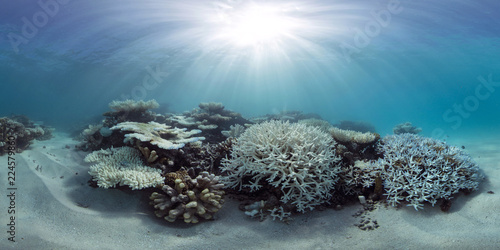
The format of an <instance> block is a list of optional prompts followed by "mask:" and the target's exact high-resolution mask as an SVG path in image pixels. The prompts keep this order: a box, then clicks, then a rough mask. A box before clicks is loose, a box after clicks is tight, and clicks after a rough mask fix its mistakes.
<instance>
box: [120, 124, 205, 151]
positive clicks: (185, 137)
mask: <svg viewBox="0 0 500 250" xmlns="http://www.w3.org/2000/svg"><path fill="white" fill-rule="evenodd" d="M111 130H120V131H122V132H132V133H126V134H125V139H124V141H123V142H124V143H129V142H130V143H132V144H134V142H133V139H136V140H139V141H142V142H148V143H150V144H152V145H155V146H158V147H159V148H162V149H167V150H170V149H179V148H182V147H184V145H185V144H186V143H193V142H197V141H200V140H204V139H205V138H204V137H191V136H192V135H195V134H198V133H200V132H201V131H200V130H191V131H186V130H187V129H186V128H183V129H180V128H171V127H170V126H167V125H165V124H160V123H157V122H149V123H140V122H122V123H119V124H117V125H115V126H113V127H112V128H111ZM165 138H167V139H165Z"/></svg>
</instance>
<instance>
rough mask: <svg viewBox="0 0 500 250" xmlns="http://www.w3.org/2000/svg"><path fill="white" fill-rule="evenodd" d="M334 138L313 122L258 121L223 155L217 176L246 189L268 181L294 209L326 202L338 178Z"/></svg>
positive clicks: (257, 186)
mask: <svg viewBox="0 0 500 250" xmlns="http://www.w3.org/2000/svg"><path fill="white" fill-rule="evenodd" d="M334 146H335V142H334V141H333V139H332V138H331V136H330V135H328V134H326V133H324V132H321V131H320V130H319V129H318V128H316V127H307V126H306V125H304V124H297V123H294V124H290V123H288V122H286V123H284V122H278V121H271V122H264V123H261V124H257V125H254V126H251V127H250V128H248V129H247V130H246V131H245V132H244V133H243V134H242V135H241V136H240V137H239V139H238V141H237V142H236V143H235V144H234V145H233V150H232V152H231V158H230V159H223V162H222V165H223V166H222V167H221V169H222V170H223V171H224V172H225V174H226V176H223V177H222V181H223V182H224V183H225V184H226V185H227V186H228V187H230V188H239V189H240V190H241V189H242V188H248V189H250V191H251V192H253V191H256V190H258V189H260V188H262V187H263V186H264V185H270V186H272V187H275V188H276V190H279V191H280V194H279V196H280V201H281V202H282V203H285V204H287V203H288V204H290V205H293V206H295V208H296V209H297V211H299V212H305V211H306V210H307V209H309V210H312V209H314V206H316V205H319V204H321V203H324V202H326V201H327V200H328V199H329V198H330V197H331V196H332V193H333V187H334V184H335V183H336V182H337V179H338V176H337V174H338V172H339V171H340V166H339V165H338V164H337V163H338V161H339V160H340V158H339V157H337V156H336V155H335V148H334Z"/></svg>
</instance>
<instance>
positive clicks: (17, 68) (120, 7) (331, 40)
mask: <svg viewBox="0 0 500 250" xmlns="http://www.w3.org/2000/svg"><path fill="white" fill-rule="evenodd" d="M0 86H1V92H0V93H1V94H2V95H1V97H0V117H3V116H10V115H13V114H16V115H21V114H22V115H26V116H27V117H29V118H30V119H32V120H34V121H36V122H37V123H38V124H41V123H43V124H44V125H47V126H51V127H54V128H55V129H56V132H55V133H57V139H56V140H53V141H48V142H46V141H42V142H37V143H35V144H34V145H32V147H31V148H30V149H29V150H27V151H25V152H23V154H19V157H18V158H16V159H17V162H16V164H18V165H19V166H20V167H17V173H18V177H19V178H18V183H20V184H19V191H20V192H19V193H21V194H23V195H22V196H21V195H19V196H17V200H16V202H18V203H17V209H18V211H19V213H18V214H19V218H18V219H17V220H16V221H17V222H20V224H18V225H17V230H18V231H17V235H18V238H17V239H22V240H25V238H26V241H24V242H22V241H21V243H19V245H15V244H11V242H8V243H7V244H8V245H5V244H4V243H3V242H2V244H4V245H3V246H7V247H9V248H12V249H16V248H17V247H21V248H22V249H30V247H31V248H34V247H36V246H37V244H38V243H33V242H35V241H36V239H37V237H39V238H40V239H42V241H41V242H43V244H44V245H43V246H42V247H41V248H39V249H54V248H56V249H57V248H60V249H65V248H71V247H74V246H73V245H72V244H73V243H72V242H71V241H70V240H68V239H72V238H74V237H80V236H81V238H82V240H81V242H86V243H85V244H84V243H82V244H84V245H82V246H78V247H80V248H87V249H88V248H99V247H98V246H99V244H103V245H102V249H114V248H116V247H117V246H119V245H120V244H123V245H128V246H129V247H130V248H131V249H134V248H142V247H143V246H142V245H141V246H138V245H135V244H138V243H137V242H141V240H144V239H146V240H149V239H153V240H152V241H150V242H151V243H150V245H148V246H147V247H150V248H154V247H156V248H161V247H164V242H166V241H167V240H166V239H167V236H168V237H170V238H168V242H169V243H170V242H173V243H172V244H174V243H175V244H177V246H181V248H182V247H184V248H185V249H193V248H192V247H193V246H196V247H198V248H200V246H202V248H204V247H205V246H206V245H204V244H211V245H209V246H210V247H206V248H224V246H225V247H227V248H229V247H240V245H237V244H239V243H241V242H239V240H240V238H237V237H232V234H231V233H234V235H237V236H240V235H245V234H246V233H249V235H251V236H249V237H255V238H256V239H257V240H255V242H258V243H259V244H261V245H259V246H257V247H261V248H273V247H270V246H276V247H278V248H280V247H281V248H293V247H295V248H300V247H301V246H302V245H300V244H298V245H294V241H293V240H297V242H299V243H302V244H304V243H303V241H302V242H301V241H300V240H305V241H307V238H308V237H310V238H314V239H312V240H311V242H312V243H311V244H309V245H307V244H306V245H305V247H302V248H303V249H307V248H328V247H326V246H330V245H328V244H330V242H326V241H324V242H323V241H322V240H324V238H326V239H328V240H330V239H331V238H333V239H334V240H335V241H337V242H340V243H339V244H342V243H343V242H347V243H349V244H347V243H346V246H352V247H353V248H363V246H365V248H368V247H373V248H387V246H390V247H391V248H393V247H396V248H401V247H402V246H403V248H407V247H409V248H412V247H414V246H415V248H417V247H422V246H430V248H438V247H449V246H452V245H460V244H459V243H460V240H463V241H466V243H467V244H465V245H463V246H464V248H471V246H472V247H476V248H478V247H477V246H476V245H474V244H475V243H476V242H475V239H476V241H477V242H486V243H484V244H485V245H486V246H489V247H491V246H495V244H496V246H498V240H496V242H495V239H496V237H497V236H496V235H497V234H498V214H499V213H498V212H495V211H498V205H495V203H494V202H491V201H496V200H498V199H497V198H496V196H493V195H492V196H488V195H489V194H493V193H494V192H493V191H491V190H495V192H496V193H498V191H497V190H498V181H497V179H495V178H496V177H497V176H498V170H497V169H498V160H497V159H498V140H497V138H499V135H500V126H499V125H500V2H499V1H498V0H461V1H456V0H439V1H436V0H433V1H432V0H412V1H410V0H407V1H405V0H373V1H372V0H350V1H346V0H267V1H266V0H262V1H257V0H256V1H251V0H220V1H212V0H182V1H180V0H176V1H174V0H120V1H119V0H90V1H86V0H85V1H84V0H37V1H36V0H0ZM126 99H133V100H137V101H138V100H145V101H147V100H151V99H155V100H156V101H157V102H158V103H159V104H160V109H158V110H155V111H156V112H158V113H167V112H168V113H173V112H175V113H181V112H184V111H189V110H192V109H193V108H196V107H198V104H199V103H202V102H220V103H222V104H223V105H224V106H225V107H226V109H229V110H233V111H236V112H239V113H241V114H242V115H243V117H245V118H252V117H257V116H263V115H265V114H278V113H280V112H284V111H294V110H297V111H301V112H303V113H315V114H318V115H319V116H321V118H322V119H324V120H327V121H329V122H330V123H332V124H337V123H339V122H340V121H356V122H367V123H369V124H372V125H373V126H374V127H375V129H376V132H378V133H379V134H380V135H382V136H385V135H389V134H392V132H393V130H392V129H393V127H394V126H395V125H397V124H400V123H404V122H411V123H412V124H413V125H415V126H417V127H421V128H422V132H421V133H420V134H421V135H423V136H426V137H433V138H436V139H440V140H446V141H449V142H451V143H452V144H453V143H457V144H458V146H462V149H465V151H467V150H469V146H470V148H471V155H472V157H473V158H474V159H475V160H478V162H479V163H481V164H483V165H487V167H486V169H485V175H486V176H488V175H489V176H493V177H491V178H490V179H488V180H486V181H485V182H484V184H482V185H483V186H482V187H481V188H480V190H478V191H477V193H476V194H474V195H471V196H466V197H461V198H458V199H457V200H458V201H457V204H458V206H456V207H458V208H457V210H456V211H459V212H458V213H455V214H453V213H450V214H446V215H443V216H441V214H438V215H437V213H436V211H437V210H439V208H434V209H435V210H431V209H433V208H431V209H428V207H429V208H430V206H426V208H425V210H424V211H422V212H420V211H419V214H418V213H417V212H415V211H413V210H412V208H410V209H408V210H403V211H398V212H399V213H393V211H392V210H382V209H381V210H380V211H378V215H379V216H380V218H385V221H381V224H382V225H383V223H385V225H383V226H382V228H381V229H380V231H379V232H377V231H376V230H374V231H375V233H374V234H371V235H370V236H369V237H366V236H365V235H364V234H363V235H360V234H359V232H358V231H359V230H358V228H355V227H354V230H356V231H355V232H354V233H353V230H352V228H353V227H352V223H351V222H350V221H349V219H352V218H351V217H352V213H353V212H351V211H348V209H344V210H342V211H333V210H332V209H329V210H328V211H321V212H324V213H323V214H322V215H317V214H315V215H312V217H310V218H309V217H307V218H306V217H300V219H298V220H297V221H299V222H294V223H296V224H294V225H299V226H297V227H294V228H292V227H287V226H288V225H285V224H284V223H281V224H270V222H269V221H270V220H268V221H267V222H263V223H262V224H258V223H254V224H251V223H249V220H246V219H247V218H246V217H245V216H244V215H243V213H242V212H241V211H237V209H236V207H237V206H238V205H237V204H236V202H235V201H229V202H228V203H230V204H229V206H232V207H233V208H235V209H234V211H233V210H232V211H228V212H225V213H226V215H227V214H228V215H229V216H227V217H225V218H221V221H222V222H221V223H219V224H217V223H218V222H213V223H214V224H209V223H212V222H209V223H207V224H206V225H207V227H208V229H207V228H205V227H182V226H178V225H174V226H172V227H166V226H165V225H164V224H160V222H157V220H155V219H157V218H154V215H152V213H153V212H152V211H149V210H147V209H150V210H152V209H151V208H150V207H148V208H147V209H143V208H144V207H147V203H148V201H149V200H148V199H147V197H146V196H144V197H142V198H138V197H139V195H136V194H133V195H132V194H131V192H128V193H127V192H121V191H122V190H105V191H103V190H101V189H98V191H96V189H90V188H89V187H88V185H87V181H88V180H89V179H90V176H89V175H88V167H87V165H89V164H87V163H84V162H83V161H82V159H83V157H84V156H85V155H86V154H87V153H88V152H83V151H78V150H74V147H70V146H68V145H72V146H74V145H75V144H76V143H77V142H75V141H74V140H72V137H74V136H72V135H75V134H78V133H80V132H81V131H82V128H84V127H86V126H88V125H89V124H92V123H96V122H99V121H100V120H102V119H103V116H102V114H103V113H104V112H107V111H110V108H109V107H108V104H109V103H110V102H112V101H113V100H126ZM59 132H64V133H59ZM464 145H466V147H465V146H464ZM480 156H483V158H480ZM4 158H5V160H3V159H4ZM7 159H10V158H7V156H5V157H3V158H2V161H3V162H1V163H0V164H1V166H2V168H3V170H4V171H6V169H7V168H5V167H4V165H3V164H5V162H8V161H10V160H7ZM42 165H43V169H44V170H43V171H44V172H42V170H41V167H40V166H42ZM7 175H8V174H7V173H6V174H3V172H2V173H0V177H1V178H2V181H4V180H5V179H7ZM63 177H64V178H63ZM30 178H31V179H30ZM78 185H80V186H78ZM21 187H22V188H25V189H24V190H22V188H21ZM2 190H3V191H5V190H8V187H7V184H4V186H3V187H2ZM488 190H489V192H488V193H487V191H488ZM108 191H109V192H108ZM115 191H116V192H115ZM23 192H24V193H23ZM131 197H133V198H138V199H137V200H133V199H131ZM491 197H493V198H491ZM2 198H5V195H4V193H2ZM141 199H142V200H141ZM473 199H476V201H478V202H476V201H472V200H473ZM495 199H496V200H495ZM0 200H2V199H0ZM145 200H146V201H145ZM84 201H85V202H87V203H85V204H83V202H84ZM464 201H468V203H466V202H464ZM231 202H232V203H231ZM75 204H76V205H75ZM86 204H87V205H86ZM116 204H119V205H121V206H119V205H116ZM124 204H125V205H124ZM144 204H146V205H144ZM463 204H467V205H463ZM6 206H7V205H6V204H4V203H2V204H1V207H2V214H3V215H2V223H7V221H9V217H8V216H9V215H7V211H8V210H7V208H6ZM89 206H90V209H87V208H89ZM115 209H116V210H115ZM141 209H143V210H141ZM409 210H411V211H409ZM54 211H58V213H59V211H60V214H55V213H54ZM144 211H146V212H148V211H149V213H150V214H149V215H148V216H149V217H147V216H143V215H144V214H145V212H144ZM476 211H479V212H477V213H476ZM491 211H493V212H491ZM438 212H439V213H441V212H440V211H438ZM489 212H491V213H492V214H488V213H489ZM237 213H240V214H237ZM391 213H392V214H391ZM75 214H76V215H75ZM325 214H326V215H325ZM328 214H330V215H331V214H333V215H332V216H330V217H328V216H329V215H328ZM339 214H342V215H343V217H342V216H339ZM59 215H60V216H61V218H63V219H61V218H59V217H58V216H59ZM132 215H133V216H132ZM327 215H328V216H327ZM448 215H449V217H447V216H448ZM134 216H135V217H134ZM140 216H143V217H140ZM307 216H309V215H307ZM314 216H316V217H314ZM321 216H323V217H321ZM334 216H338V217H334ZM488 216H490V217H489V218H490V219H486V218H488ZM483 217H484V218H483ZM68 218H70V219H68ZM110 218H112V219H115V218H120V219H122V220H123V221H126V222H125V223H124V225H126V226H129V229H130V235H131V236H130V237H129V235H127V236H126V237H124V235H123V234H122V232H121V231H120V230H114V229H116V228H121V227H123V225H122V224H121V222H120V221H119V220H118V219H117V220H111V219H110ZM144 218H147V219H144ZM235 218H236V219H235ZM304 218H306V219H304ZM324 218H326V219H324ZM332 218H333V219H332ZM393 218H396V219H394V220H393ZM450 218H451V219H450ZM66 219H67V223H66V221H65V220H66ZM309 219H310V221H309V224H307V220H309ZM101 220H102V221H105V222H106V223H107V224H106V225H105V226H102V228H103V231H104V229H106V230H107V231H106V232H105V233H103V232H96V230H101V228H100V226H101V224H99V223H102V221H101ZM326 220H328V223H326V225H327V226H328V227H327V226H323V225H325V221H326ZM451 220H454V221H453V222H450V221H451ZM10 221H13V219H10ZM304 221H305V222H304ZM332 221H333V222H332ZM313 222H317V223H313ZM330 222H331V223H330ZM427 222H429V223H427ZM23 223H32V224H30V225H27V224H23ZM265 223H268V224H265ZM301 223H302V224H301ZM335 223H338V224H335ZM453 223H455V224H453ZM200 224H201V223H200ZM96 225H99V226H96ZM262 225H264V226H262ZM303 225H305V226H303ZM338 225H340V226H338ZM345 225H350V226H351V228H348V227H347V226H345ZM457 225H458V226H457ZM463 225H466V226H467V228H465V227H464V226H463ZM485 225H486V226H485ZM7 226H8V225H7ZM80 226H81V228H82V229H81V231H78V230H77V229H75V228H78V229H80V228H79V227H80ZM384 226H385V228H383V227H384ZM391 226H393V227H391ZM399 226H400V227H401V228H404V230H398V229H399V228H398V227H399ZM469 226H471V228H474V230H476V231H475V232H469V231H468V230H469V228H468V227H469ZM245 227H248V228H251V229H247V228H245ZM2 228H3V229H5V228H7V227H5V226H4V227H2ZM325 228H326V229H327V230H325ZM394 228H396V229H394ZM483 228H487V229H488V230H484V231H482V229H483ZM337 229H338V231H336V230H337ZM406 229H408V230H409V231H408V232H409V233H408V232H407V233H408V234H412V233H413V232H416V234H415V235H418V236H421V237H413V235H410V236H408V235H404V234H403V233H402V232H403V231H405V232H406ZM462 229H463V230H462ZM134 230H135V231H134ZM150 230H151V231H150ZM163 230H165V231H163ZM204 230H207V231H208V230H210V231H211V232H212V231H213V235H212V234H210V235H209V237H211V238H210V241H208V240H206V238H204V237H206V236H205V235H203V234H204V233H205V231H204ZM316 230H317V231H316ZM321 230H324V231H321ZM342 230H345V231H342ZM384 230H387V231H384ZM454 230H455V231H454ZM460 230H461V231H460ZM474 230H473V229H471V231H474ZM399 231H401V232H399ZM145 232H147V234H146V233H145ZM165 232H166V233H165ZM179 232H180V233H179ZM276 232H279V233H276ZM325 232H327V233H325ZM330 232H334V233H335V235H333V236H332V235H331V234H330ZM345 232H347V233H345ZM344 233H345V235H344ZM361 233H365V232H364V231H363V232H361ZM398 233H401V234H402V236H401V237H400V235H399V234H398ZM446 233H449V234H450V235H452V236H449V235H445V234H446ZM469 233H470V235H469ZM181 234H182V237H185V236H187V237H189V240H192V241H191V242H193V243H190V242H189V241H187V240H185V239H186V238H182V237H181V236H179V235H181ZM323 234H324V235H323ZM431 234H432V235H431ZM3 235H5V234H3ZM38 235H40V236H38ZM95 235H98V238H96V239H97V240H96V242H97V243H95V244H97V245H94V243H93V242H91V241H92V239H94V238H92V237H93V236H95ZM174 235H175V236H174ZM200 235H201V236H200ZM275 235H278V236H279V237H283V238H287V237H288V238H287V239H289V241H285V240H283V241H282V242H280V241H279V240H276V241H273V239H270V238H269V237H271V236H275ZM283 235H285V236H283ZM373 235H375V236H373ZM443 235H445V236H443ZM219 236H220V237H219ZM372 236H373V237H372ZM386 236H387V237H392V238H390V239H391V240H392V241H387V242H390V243H393V242H396V243H394V245H384V244H389V243H386V242H383V241H378V240H373V244H374V245H372V242H371V241H372V239H382V238H383V239H384V240H385V237H386ZM403 236H404V237H408V238H407V239H404V238H403ZM462 236H464V237H462ZM2 237H4V236H2ZM7 237H8V235H7V236H6V237H4V238H7ZM21 237H25V238H21ZM224 237H226V238H224ZM231 237H232V238H231ZM279 237H277V238H279ZM301 237H302V238H301ZM370 237H371V238H370ZM439 237H442V238H439ZM474 237H475V238H474ZM109 238H112V239H113V240H115V239H117V243H116V245H114V244H115V243H114V242H111V243H109V242H108V240H109ZM227 238H231V239H227ZM351 238H352V239H353V241H354V242H352V241H351V242H348V240H349V239H351ZM33 239H35V241H34V240H33ZM241 239H243V240H242V242H243V243H248V242H252V243H253V242H254V239H253V238H252V239H247V238H244V237H243V238H241ZM279 239H280V240H281V238H279ZM442 239H446V240H448V241H450V242H451V240H453V242H451V243H450V242H445V243H446V244H448V245H446V244H444V245H441V244H442V241H441V240H442ZM469 239H472V240H469ZM485 239H487V241H484V240H485ZM492 239H493V240H492ZM2 240H5V239H2ZM146 240H145V241H146ZM231 240H232V241H231ZM432 240H435V242H434V241H432ZM455 240H456V242H459V243H456V242H455ZM235 241H238V242H235ZM368 241H370V242H368ZM406 241H408V242H409V243H408V246H406V245H405V244H406ZM61 242H62V243H61ZM89 242H90V243H89ZM186 242H187V243H186ZM207 242H208V243H207ZM228 242H229V243H228ZM266 242H267V243H269V245H267V246H266V245H264V244H265V243H266ZM318 242H319V243H318ZM358 242H361V243H360V244H361V245H357V244H358ZM401 242H402V243H401ZM78 243H80V242H78ZM219 243H221V244H222V245H219ZM233 243H234V245H231V244H233ZM243 243H242V244H243ZM282 243H283V244H285V243H286V244H288V245H281V244H282ZM23 244H24V245H23ZM130 244H134V245H130ZM190 244H191V245H190ZM197 244H198V245H197ZM271 244H274V245H271ZM314 244H317V245H314ZM398 244H399V245H398ZM426 244H427V245H426ZM0 246H2V245H1V244H0ZM314 246H316V247H314ZM336 246H337V247H338V246H339V245H336ZM78 247H75V248H78ZM144 247H145V248H146V246H144ZM21 248H18V249H21ZM243 248H244V247H243ZM485 249H488V247H485Z"/></svg>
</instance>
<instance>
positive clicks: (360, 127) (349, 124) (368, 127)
mask: <svg viewBox="0 0 500 250" xmlns="http://www.w3.org/2000/svg"><path fill="white" fill-rule="evenodd" d="M334 126H335V127H337V128H340V129H344V130H354V131H358V132H362V133H366V132H371V133H375V131H376V130H375V126H373V125H372V124H370V123H368V122H360V121H346V120H344V121H340V123H339V124H335V125H334Z"/></svg>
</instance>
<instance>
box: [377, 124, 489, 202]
mask: <svg viewBox="0 0 500 250" xmlns="http://www.w3.org/2000/svg"><path fill="white" fill-rule="evenodd" d="M378 150H379V152H380V153H381V154H383V158H380V159H379V160H378V161H374V162H372V164H375V165H376V167H375V168H377V169H381V178H382V179H383V180H384V188H385V195H386V196H387V201H388V202H389V204H391V205H392V206H396V205H397V204H399V203H409V204H408V206H413V207H414V208H415V209H416V210H418V209H420V208H423V203H424V202H429V203H430V204H432V205H433V206H434V205H435V204H436V202H437V201H438V200H439V199H443V200H449V199H451V198H452V196H453V194H456V193H458V192H459V191H461V190H463V191H472V190H475V189H477V187H478V185H479V182H480V181H481V180H482V178H483V177H482V174H481V173H480V172H479V168H478V166H477V164H476V163H475V162H474V161H473V160H472V159H471V157H470V156H469V155H467V154H466V153H465V152H463V151H461V150H460V149H458V148H457V147H453V146H449V145H447V144H446V143H445V142H442V141H438V140H434V139H431V138H425V137H420V136H418V135H414V134H401V135H390V136H387V137H385V138H383V140H382V141H381V142H380V144H379V147H378Z"/></svg>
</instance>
